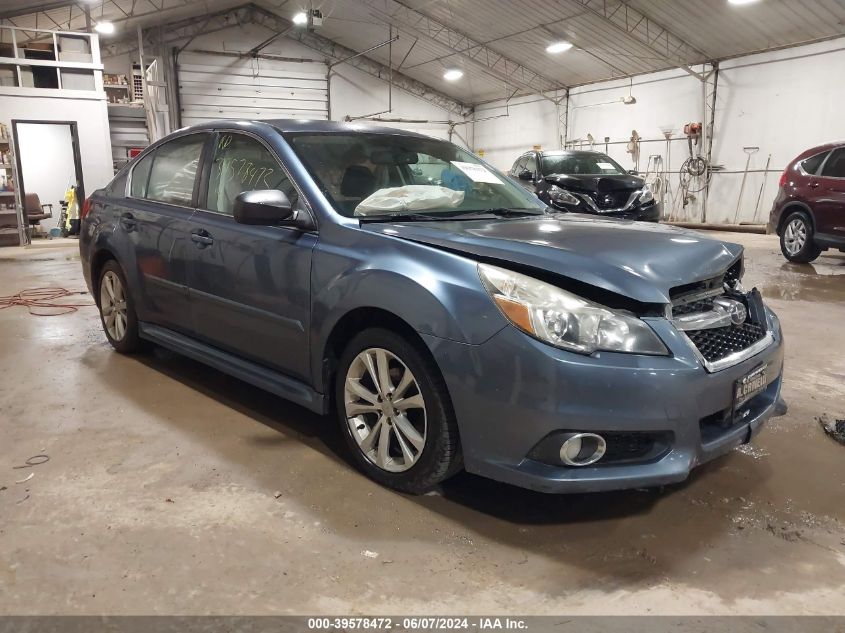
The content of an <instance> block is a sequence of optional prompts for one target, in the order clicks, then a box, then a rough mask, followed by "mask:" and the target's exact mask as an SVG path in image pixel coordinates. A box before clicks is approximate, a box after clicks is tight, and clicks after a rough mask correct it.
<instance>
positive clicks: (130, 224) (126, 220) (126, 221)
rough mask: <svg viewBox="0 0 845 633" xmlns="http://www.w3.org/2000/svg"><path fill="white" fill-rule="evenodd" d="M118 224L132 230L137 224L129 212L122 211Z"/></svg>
mask: <svg viewBox="0 0 845 633" xmlns="http://www.w3.org/2000/svg"><path fill="white" fill-rule="evenodd" d="M120 226H122V227H123V228H124V229H125V230H127V231H133V230H135V228H136V227H137V226H138V221H137V220H136V219H135V216H133V215H132V214H131V213H124V214H123V215H121V216H120Z"/></svg>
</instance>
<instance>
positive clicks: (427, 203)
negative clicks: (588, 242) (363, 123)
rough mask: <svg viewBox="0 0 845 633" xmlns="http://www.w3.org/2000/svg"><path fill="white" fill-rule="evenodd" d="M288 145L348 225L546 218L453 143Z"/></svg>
mask: <svg viewBox="0 0 845 633" xmlns="http://www.w3.org/2000/svg"><path fill="white" fill-rule="evenodd" d="M286 138H287V139H288V141H289V142H290V143H291V145H292V147H293V149H294V151H295V152H296V153H297V155H298V156H299V158H300V159H301V160H302V162H303V163H304V164H305V167H306V168H307V169H308V171H309V172H310V173H311V176H312V177H313V178H314V180H315V181H316V182H317V184H318V185H319V186H320V188H321V189H322V191H323V193H324V194H325V195H326V197H327V198H328V199H329V201H330V202H331V203H332V205H333V206H334V208H335V209H336V210H337V211H338V213H340V214H342V215H345V216H347V217H367V216H374V217H379V216H385V215H390V214H414V217H417V216H423V215H426V216H427V215H431V216H434V215H442V216H460V215H463V214H470V215H472V214H478V213H482V212H484V211H487V210H490V211H502V210H503V209H507V210H516V211H524V212H528V213H537V214H540V213H543V212H544V210H545V205H544V204H543V203H541V202H540V201H539V200H538V199H537V198H536V197H534V196H532V195H531V194H529V193H527V192H526V191H525V190H524V189H523V188H522V187H520V186H518V185H516V184H515V183H513V182H512V181H511V180H509V179H508V178H506V177H505V176H503V175H502V174H500V173H499V172H497V171H494V170H493V169H491V168H490V167H488V166H487V165H485V164H484V163H482V162H481V161H480V160H478V158H476V157H475V156H473V155H472V154H471V153H469V152H467V151H466V150H463V149H461V148H460V147H458V146H456V145H453V144H452V143H448V142H446V141H439V140H436V139H431V138H424V137H418V136H404V135H401V134H368V133H323V134H310V133H299V134H288V135H286ZM409 217H410V216H409ZM422 219H425V218H424V217H423V218H422Z"/></svg>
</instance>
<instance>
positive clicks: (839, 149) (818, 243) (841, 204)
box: [769, 143, 845, 263]
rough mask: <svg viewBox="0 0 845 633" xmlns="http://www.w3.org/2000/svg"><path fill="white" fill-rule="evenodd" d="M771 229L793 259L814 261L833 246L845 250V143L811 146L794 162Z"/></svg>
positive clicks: (774, 210) (782, 185)
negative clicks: (811, 147)
mask: <svg viewBox="0 0 845 633" xmlns="http://www.w3.org/2000/svg"><path fill="white" fill-rule="evenodd" d="M769 232H770V233H777V234H778V235H779V236H780V250H781V251H782V252H783V256H784V257H786V258H787V259H788V260H789V261H791V262H801V263H806V262H811V261H813V260H814V259H816V258H817V257H818V256H819V255H820V254H821V252H822V251H825V250H827V249H829V248H838V249H839V250H840V251H842V252H845V143H829V144H827V145H820V146H818V147H814V148H813V149H808V150H807V151H805V152H804V153H803V154H801V155H800V156H798V158H796V159H795V160H793V161H792V162H791V163H789V166H787V168H786V170H785V171H784V172H783V175H782V176H781V177H780V189H779V190H778V195H777V197H776V198H775V202H774V205H773V206H772V213H771V216H770V217H769Z"/></svg>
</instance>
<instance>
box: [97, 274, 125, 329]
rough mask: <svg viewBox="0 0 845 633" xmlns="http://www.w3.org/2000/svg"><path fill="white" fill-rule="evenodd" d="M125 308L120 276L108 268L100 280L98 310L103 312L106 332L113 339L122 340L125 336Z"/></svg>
mask: <svg viewBox="0 0 845 633" xmlns="http://www.w3.org/2000/svg"><path fill="white" fill-rule="evenodd" d="M126 309H127V308H126V293H125V292H124V290H123V284H122V283H121V281H120V277H118V276H117V274H116V273H114V271H111V270H108V271H106V273H105V274H104V275H103V280H102V281H101V282H100V312H102V314H103V323H104V324H105V326H106V332H108V334H109V336H110V337H111V338H112V339H113V340H115V341H122V340H123V337H124V336H126V325H127V323H128V319H127V312H126Z"/></svg>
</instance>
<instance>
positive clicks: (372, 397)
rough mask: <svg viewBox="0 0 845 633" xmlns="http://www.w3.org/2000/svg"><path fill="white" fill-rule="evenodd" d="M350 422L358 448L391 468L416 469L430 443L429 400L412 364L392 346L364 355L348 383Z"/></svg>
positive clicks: (352, 369) (384, 467)
mask: <svg viewBox="0 0 845 633" xmlns="http://www.w3.org/2000/svg"><path fill="white" fill-rule="evenodd" d="M344 404H345V407H346V421H347V424H348V425H349V431H350V433H351V434H352V437H353V438H354V440H355V442H356V443H357V444H358V448H359V449H360V450H361V452H362V453H363V454H364V456H365V457H366V458H367V459H368V460H369V461H371V462H372V463H373V464H375V465H376V466H378V467H379V468H381V469H382V470H385V471H387V472H392V473H398V472H404V471H406V470H408V469H409V468H411V467H412V466H413V465H414V464H415V463H417V460H419V458H420V455H422V452H423V449H424V448H425V439H426V431H427V423H426V410H425V401H424V399H423V395H422V392H421V391H420V387H419V384H418V383H417V380H416V378H415V377H414V375H413V373H411V370H410V369H409V368H408V366H407V365H406V364H405V363H404V362H402V360H401V359H400V358H399V357H398V356H396V355H395V354H393V353H391V352H389V351H388V350H386V349H382V348H378V347H373V348H369V349H365V350H364V351H362V352H361V353H360V354H358V355H357V356H356V357H355V359H354V360H353V361H352V363H351V364H350V365H349V369H348V370H347V372H346V381H345V383H344Z"/></svg>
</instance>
